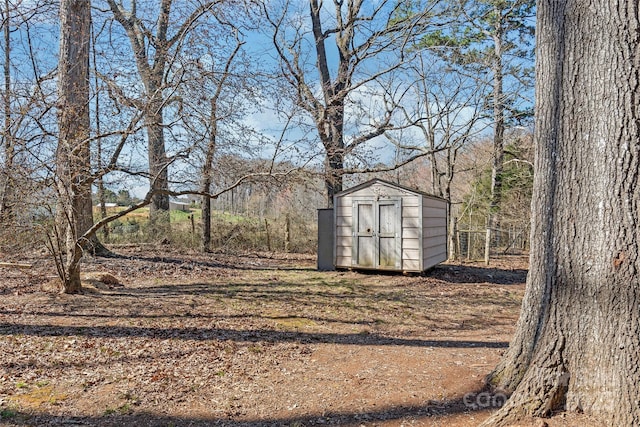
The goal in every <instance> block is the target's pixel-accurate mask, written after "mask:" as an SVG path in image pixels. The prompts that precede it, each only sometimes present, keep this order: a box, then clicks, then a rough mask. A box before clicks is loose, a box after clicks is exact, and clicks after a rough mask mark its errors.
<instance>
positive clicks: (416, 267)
mask: <svg viewBox="0 0 640 427" xmlns="http://www.w3.org/2000/svg"><path fill="white" fill-rule="evenodd" d="M402 269H403V270H404V271H420V270H421V269H420V260H406V261H403V262H402Z"/></svg>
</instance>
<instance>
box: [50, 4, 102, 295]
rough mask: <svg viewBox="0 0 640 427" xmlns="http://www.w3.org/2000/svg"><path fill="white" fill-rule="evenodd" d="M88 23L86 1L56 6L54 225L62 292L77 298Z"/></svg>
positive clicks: (89, 216)
mask: <svg viewBox="0 0 640 427" xmlns="http://www.w3.org/2000/svg"><path fill="white" fill-rule="evenodd" d="M90 23H91V4H90V2H89V1H86V0H62V1H61V2H60V58H59V62H58V105H57V108H58V128H59V141H58V147H57V150H56V177H57V179H58V189H59V198H60V203H59V206H60V207H61V209H62V210H63V212H60V213H59V214H60V215H59V216H58V217H59V218H60V219H61V221H64V223H60V224H57V226H58V228H59V229H62V230H66V253H67V258H66V263H65V266H64V271H65V273H64V277H63V291H64V292H65V293H76V292H79V291H80V290H81V288H82V286H81V283H80V260H81V258H82V252H83V248H84V247H85V246H86V244H87V243H88V242H87V241H84V240H82V239H81V237H82V235H83V234H84V233H85V232H86V231H87V230H89V229H90V228H91V227H92V226H93V212H92V206H91V180H90V173H91V150H90V140H89V128H90V120H89V42H90Z"/></svg>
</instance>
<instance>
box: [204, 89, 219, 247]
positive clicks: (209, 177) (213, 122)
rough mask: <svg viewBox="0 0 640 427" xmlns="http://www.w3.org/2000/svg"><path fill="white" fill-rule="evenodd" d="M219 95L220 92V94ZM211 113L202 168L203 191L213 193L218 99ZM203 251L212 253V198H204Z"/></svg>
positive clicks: (214, 98)
mask: <svg viewBox="0 0 640 427" xmlns="http://www.w3.org/2000/svg"><path fill="white" fill-rule="evenodd" d="M217 94H219V91H218V93H217ZM210 104H211V113H210V118H209V143H208V144H207V149H206V152H205V159H204V165H203V166H202V177H203V182H202V191H203V192H204V193H211V184H212V182H213V156H214V155H215V153H216V137H217V135H218V117H217V113H216V112H217V110H218V106H217V97H216V96H214V97H213V98H211V101H210ZM202 250H203V251H204V252H211V198H210V197H209V196H202Z"/></svg>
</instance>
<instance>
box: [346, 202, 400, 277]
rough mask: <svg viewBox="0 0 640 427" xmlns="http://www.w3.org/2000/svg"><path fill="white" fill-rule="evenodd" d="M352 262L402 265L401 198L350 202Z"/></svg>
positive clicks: (381, 266)
mask: <svg viewBox="0 0 640 427" xmlns="http://www.w3.org/2000/svg"><path fill="white" fill-rule="evenodd" d="M353 219H354V222H353V253H352V255H353V257H352V259H353V265H354V266H356V267H366V268H389V269H399V268H400V267H401V265H402V251H401V248H402V242H401V235H402V231H401V228H402V213H401V203H400V200H399V199H398V200H358V201H355V202H354V203H353Z"/></svg>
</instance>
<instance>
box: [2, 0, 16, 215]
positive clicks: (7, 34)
mask: <svg viewBox="0 0 640 427" xmlns="http://www.w3.org/2000/svg"><path fill="white" fill-rule="evenodd" d="M10 7H11V5H10V4H9V0H5V2H4V11H3V18H4V28H3V30H4V31H3V34H4V67H3V71H4V94H3V104H4V132H3V133H4V135H3V139H4V147H3V148H4V165H3V168H4V176H3V177H2V181H1V184H2V189H1V190H2V193H1V195H0V196H1V197H0V223H3V224H6V223H9V222H10V221H11V220H12V219H13V216H14V213H13V198H14V197H15V194H14V193H15V190H14V182H13V179H12V176H13V175H12V170H13V159H14V156H15V145H14V144H15V141H14V138H13V128H12V123H11V121H12V119H11V115H12V113H11V10H10Z"/></svg>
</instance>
